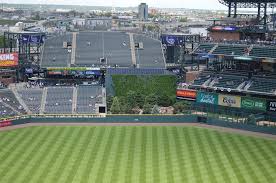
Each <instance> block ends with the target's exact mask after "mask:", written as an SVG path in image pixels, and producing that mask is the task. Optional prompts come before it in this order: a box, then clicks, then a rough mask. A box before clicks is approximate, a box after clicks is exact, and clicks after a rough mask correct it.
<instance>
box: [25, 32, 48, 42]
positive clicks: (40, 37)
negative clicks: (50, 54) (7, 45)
mask: <svg viewBox="0 0 276 183" xmlns="http://www.w3.org/2000/svg"><path fill="white" fill-rule="evenodd" d="M21 41H22V43H25V44H27V43H35V44H39V43H44V42H45V35H31V34H23V35H22V40H21Z"/></svg>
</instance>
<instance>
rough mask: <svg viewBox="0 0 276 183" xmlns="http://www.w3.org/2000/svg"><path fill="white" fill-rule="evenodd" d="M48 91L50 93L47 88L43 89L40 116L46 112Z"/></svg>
mask: <svg viewBox="0 0 276 183" xmlns="http://www.w3.org/2000/svg"><path fill="white" fill-rule="evenodd" d="M47 91H48V88H47V87H45V88H43V93H42V99H41V106H40V111H39V114H43V113H44V111H45V106H46V98H47Z"/></svg>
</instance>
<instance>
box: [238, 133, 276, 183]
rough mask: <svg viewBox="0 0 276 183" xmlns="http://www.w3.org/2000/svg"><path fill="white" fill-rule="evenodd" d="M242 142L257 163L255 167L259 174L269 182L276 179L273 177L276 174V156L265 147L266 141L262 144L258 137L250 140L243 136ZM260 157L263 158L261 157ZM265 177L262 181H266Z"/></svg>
mask: <svg viewBox="0 0 276 183" xmlns="http://www.w3.org/2000/svg"><path fill="white" fill-rule="evenodd" d="M242 143H243V144H244V146H245V147H246V149H247V150H248V153H249V154H250V157H251V160H252V161H253V162H254V163H255V167H254V169H257V172H258V175H259V176H262V177H263V179H265V180H266V181H268V182H273V181H274V180H275V179H274V178H276V177H273V176H275V171H276V166H275V158H273V159H272V158H271V156H270V154H268V153H267V150H266V147H265V146H266V145H265V144H264V143H262V144H261V142H260V141H259V140H257V139H252V140H250V141H249V140H246V139H244V138H243V139H242ZM275 154H276V153H275ZM275 154H274V156H275ZM259 157H263V158H262V159H260V158H259ZM273 162H274V166H273ZM263 179H262V180H261V181H264V180H263Z"/></svg>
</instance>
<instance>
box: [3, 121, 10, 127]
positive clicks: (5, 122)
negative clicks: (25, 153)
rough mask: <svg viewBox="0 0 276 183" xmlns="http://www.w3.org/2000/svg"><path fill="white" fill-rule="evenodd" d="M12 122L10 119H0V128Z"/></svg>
mask: <svg viewBox="0 0 276 183" xmlns="http://www.w3.org/2000/svg"><path fill="white" fill-rule="evenodd" d="M11 125H12V122H11V121H0V128H3V127H7V126H11Z"/></svg>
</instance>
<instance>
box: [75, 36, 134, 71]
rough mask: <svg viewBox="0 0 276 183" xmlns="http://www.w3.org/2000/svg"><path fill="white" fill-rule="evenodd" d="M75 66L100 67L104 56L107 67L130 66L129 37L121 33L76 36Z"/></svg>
mask: <svg viewBox="0 0 276 183" xmlns="http://www.w3.org/2000/svg"><path fill="white" fill-rule="evenodd" d="M76 41H77V46H76V65H78V66H84V67H88V66H92V65H95V66H100V65H105V64H106V62H104V63H100V59H101V58H102V57H103V56H104V57H105V58H106V59H107V65H111V66H114V65H115V64H116V65H119V66H120V67H130V66H131V50H130V39H129V35H128V34H126V33H122V32H80V33H79V34H77V40H76Z"/></svg>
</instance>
